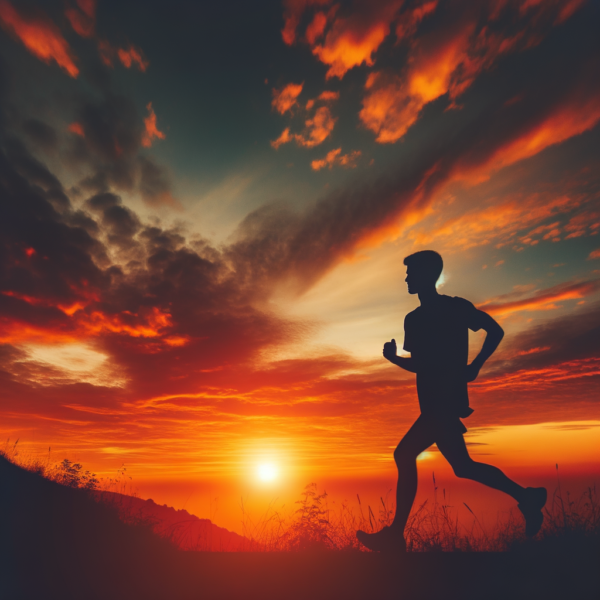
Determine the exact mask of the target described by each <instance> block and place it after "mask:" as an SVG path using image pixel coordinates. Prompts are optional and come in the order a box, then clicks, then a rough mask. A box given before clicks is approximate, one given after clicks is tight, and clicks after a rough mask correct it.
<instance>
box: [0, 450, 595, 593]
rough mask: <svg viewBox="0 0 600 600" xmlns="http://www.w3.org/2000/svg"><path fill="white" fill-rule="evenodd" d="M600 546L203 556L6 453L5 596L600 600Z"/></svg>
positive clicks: (1, 568)
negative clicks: (18, 463) (493, 551)
mask: <svg viewBox="0 0 600 600" xmlns="http://www.w3.org/2000/svg"><path fill="white" fill-rule="evenodd" d="M599 566H600V546H599V545H598V543H597V541H596V540H594V539H579V540H576V539H570V540H569V538H568V537H565V538H564V539H562V540H560V542H559V543H556V544H554V545H552V544H544V543H533V544H531V545H529V546H519V547H518V548H516V549H515V550H513V551H511V552H505V553H498V554H491V553H489V554H485V553H458V552H454V553H411V554H407V555H404V556H382V555H377V554H370V553H360V552H348V553H345V552H323V553H278V554H276V553H200V552H183V551H180V550H176V549H174V547H173V546H172V545H170V544H169V543H168V542H166V541H165V540H162V539H160V538H158V537H157V536H156V535H154V534H153V533H152V529H151V527H149V526H148V525H147V524H144V523H129V524H125V523H123V522H122V521H121V520H120V519H119V518H118V515H117V513H116V511H115V510H114V509H113V508H111V507H110V506H108V505H105V504H102V503H98V502H96V501H95V500H94V499H93V497H92V496H91V495H90V494H87V493H85V492H83V491H82V490H77V489H70V488H67V487H64V486H61V485H58V484H57V483H54V482H52V481H47V480H46V479H44V478H42V477H40V476H39V475H36V474H34V473H31V472H28V471H25V470H23V469H20V468H19V467H17V466H16V465H14V464H11V463H10V462H8V461H7V460H5V459H4V458H3V457H0V600H20V599H24V600H25V599H33V600H54V599H57V600H59V599H60V600H70V599H73V600H79V599H81V600H95V599H102V600H104V599H106V600H120V599H123V600H137V599H140V600H152V599H157V600H163V599H164V600H180V599H181V600H183V599H190V600H191V599H194V600H196V599H203V600H211V599H217V598H219V599H233V600H237V599H240V600H253V599H257V600H258V599H260V600H268V599H277V600H280V599H281V600H293V599H295V598H298V599H302V600H306V599H310V600H313V599H319V598H327V599H333V600H336V599H338V598H340V599H349V598H357V599H363V598H364V599H369V600H371V599H379V598H382V599H385V598H395V599H400V600H401V599H404V598H406V599H413V598H414V599H418V598H423V599H428V598H432V599H433V598H436V599H438V598H439V599H454V598H457V599H460V600H468V599H474V600H494V599H499V600H500V599H505V598H506V599H511V600H513V599H514V600H519V599H521V598H522V599H524V600H525V599H527V600H538V599H544V600H547V599H553V598H557V599H558V598H560V599H561V600H564V599H570V598H583V599H590V600H596V598H600V569H599V568H598V567H599Z"/></svg>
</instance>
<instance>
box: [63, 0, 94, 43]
mask: <svg viewBox="0 0 600 600" xmlns="http://www.w3.org/2000/svg"><path fill="white" fill-rule="evenodd" d="M76 4H77V6H67V8H66V9H65V17H67V19H68V21H69V23H71V27H72V28H73V30H74V31H75V32H76V33H78V34H79V35H80V36H82V37H91V36H92V35H94V28H95V26H96V0H76Z"/></svg>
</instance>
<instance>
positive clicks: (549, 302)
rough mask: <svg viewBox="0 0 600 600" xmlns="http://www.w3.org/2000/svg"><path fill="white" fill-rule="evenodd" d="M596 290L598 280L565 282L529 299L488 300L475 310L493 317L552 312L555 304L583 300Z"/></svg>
mask: <svg viewBox="0 0 600 600" xmlns="http://www.w3.org/2000/svg"><path fill="white" fill-rule="evenodd" d="M598 290H600V279H594V280H591V281H581V282H576V283H572V282H566V283H561V284H558V285H555V286H553V287H551V288H548V289H545V290H539V291H537V292H536V293H535V294H533V295H532V296H530V297H529V298H524V299H521V300H512V301H508V302H498V301H494V300H489V301H487V302H484V303H482V304H479V305H478V306H477V308H479V309H480V310H483V311H484V312H486V313H488V314H490V315H493V316H499V315H508V314H511V313H514V312H519V311H522V310H525V311H535V310H554V309H556V308H559V306H558V305H557V304H556V303H557V302H561V301H564V300H574V299H579V298H585V297H586V296H589V295H591V294H595V293H596V292H597V291H598Z"/></svg>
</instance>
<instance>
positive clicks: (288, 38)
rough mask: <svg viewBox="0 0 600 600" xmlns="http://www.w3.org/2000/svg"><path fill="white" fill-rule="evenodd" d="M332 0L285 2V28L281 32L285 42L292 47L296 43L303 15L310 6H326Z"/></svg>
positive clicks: (294, 0)
mask: <svg viewBox="0 0 600 600" xmlns="http://www.w3.org/2000/svg"><path fill="white" fill-rule="evenodd" d="M330 1H331V0H284V2H283V6H284V11H283V20H284V26H283V29H282V30H281V37H282V38H283V41H284V42H285V43H286V44H287V45H288V46H291V45H292V44H293V43H294V42H295V41H296V29H297V28H298V25H299V24H300V18H301V17H302V14H303V13H304V11H305V10H306V9H307V8H308V7H309V6H325V5H327V4H329V3H330Z"/></svg>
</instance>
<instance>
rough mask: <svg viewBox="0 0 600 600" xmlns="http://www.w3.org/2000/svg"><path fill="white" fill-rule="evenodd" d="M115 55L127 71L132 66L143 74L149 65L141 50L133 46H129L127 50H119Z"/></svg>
mask: <svg viewBox="0 0 600 600" xmlns="http://www.w3.org/2000/svg"><path fill="white" fill-rule="evenodd" d="M117 55H118V56H119V60H120V61H121V62H122V63H123V66H124V67H126V68H128V69H129V68H130V67H131V66H132V65H137V68H138V69H139V70H140V71H142V72H144V71H146V69H147V68H148V65H149V64H150V63H149V62H148V60H147V59H146V58H145V57H144V53H143V52H142V49H141V48H138V47H136V46H134V45H133V44H130V46H129V48H128V49H127V50H125V49H124V48H119V50H118V51H117Z"/></svg>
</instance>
